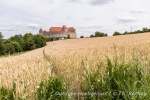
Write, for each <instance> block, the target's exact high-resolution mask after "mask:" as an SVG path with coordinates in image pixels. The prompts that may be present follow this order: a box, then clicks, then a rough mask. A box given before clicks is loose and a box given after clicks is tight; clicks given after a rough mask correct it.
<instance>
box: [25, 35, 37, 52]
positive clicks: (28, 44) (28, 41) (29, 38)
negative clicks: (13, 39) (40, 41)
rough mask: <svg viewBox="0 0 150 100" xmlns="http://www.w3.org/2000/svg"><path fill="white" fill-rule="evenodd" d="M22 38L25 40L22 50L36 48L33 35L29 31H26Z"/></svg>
mask: <svg viewBox="0 0 150 100" xmlns="http://www.w3.org/2000/svg"><path fill="white" fill-rule="evenodd" d="M23 39H24V41H25V47H24V50H33V49H35V48H36V45H35V41H34V38H33V35H32V34H31V33H26V34H25V35H24V36H23Z"/></svg>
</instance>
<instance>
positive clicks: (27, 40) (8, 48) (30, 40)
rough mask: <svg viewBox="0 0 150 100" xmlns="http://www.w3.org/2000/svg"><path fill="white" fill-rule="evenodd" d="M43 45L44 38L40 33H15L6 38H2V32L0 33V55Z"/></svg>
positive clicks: (44, 43) (44, 42)
mask: <svg viewBox="0 0 150 100" xmlns="http://www.w3.org/2000/svg"><path fill="white" fill-rule="evenodd" d="M45 45H46V38H45V37H44V36H41V35H33V34H31V33H26V34H25V35H24V36H22V35H15V36H13V37H11V38H9V39H7V40H3V36H2V33H0V55H5V54H13V53H18V52H23V51H28V50H33V49H36V48H40V47H43V46H45Z"/></svg>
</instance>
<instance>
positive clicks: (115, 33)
mask: <svg viewBox="0 0 150 100" xmlns="http://www.w3.org/2000/svg"><path fill="white" fill-rule="evenodd" d="M116 35H122V34H121V33H119V32H117V31H115V32H114V34H113V36H116Z"/></svg>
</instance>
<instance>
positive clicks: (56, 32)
mask: <svg viewBox="0 0 150 100" xmlns="http://www.w3.org/2000/svg"><path fill="white" fill-rule="evenodd" d="M39 34H41V35H44V36H46V37H47V38H53V39H54V40H60V39H64V38H76V30H75V29H74V27H68V28H67V26H66V25H63V27H50V29H49V31H45V30H43V29H42V28H40V30H39Z"/></svg>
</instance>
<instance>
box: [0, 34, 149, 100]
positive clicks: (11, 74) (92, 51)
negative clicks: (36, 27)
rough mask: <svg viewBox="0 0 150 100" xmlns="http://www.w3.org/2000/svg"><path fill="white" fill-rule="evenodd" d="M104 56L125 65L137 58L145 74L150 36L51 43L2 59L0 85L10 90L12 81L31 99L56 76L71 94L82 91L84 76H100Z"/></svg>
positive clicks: (138, 35) (141, 35)
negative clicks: (51, 77)
mask: <svg viewBox="0 0 150 100" xmlns="http://www.w3.org/2000/svg"><path fill="white" fill-rule="evenodd" d="M107 57H108V58H110V59H111V60H115V59H114V57H117V58H118V59H119V60H118V62H122V61H125V62H126V63H127V62H129V61H131V60H132V59H134V58H138V60H139V62H140V65H141V67H143V69H144V70H145V73H148V72H149V71H150V68H149V65H150V63H149V62H150V33H143V34H132V35H123V36H110V37H100V38H84V39H69V40H60V41H53V42H48V43H47V46H46V47H43V48H40V49H36V50H33V51H29V52H26V53H24V54H21V55H17V56H9V57H1V58H0V85H1V86H5V87H9V88H11V86H12V84H13V82H14V83H16V86H17V87H16V89H17V91H16V92H17V94H18V96H20V95H21V97H22V99H28V100H34V99H35V98H36V89H37V88H38V87H39V84H40V82H41V81H42V80H45V79H47V78H48V77H49V76H58V77H62V78H64V79H65V80H66V82H67V84H69V86H70V91H74V92H76V91H81V90H82V85H81V84H82V83H83V81H84V75H86V73H87V72H88V73H92V72H94V71H96V70H99V71H100V72H101V73H102V74H103V73H104V70H105V66H106V60H107V59H106V58H107ZM97 65H99V67H97ZM16 98H17V97H16Z"/></svg>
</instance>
